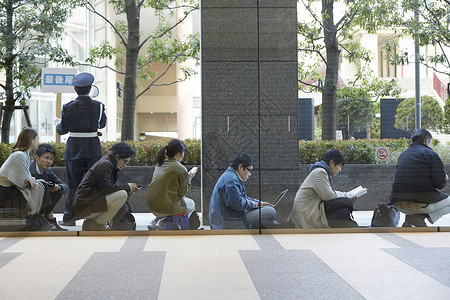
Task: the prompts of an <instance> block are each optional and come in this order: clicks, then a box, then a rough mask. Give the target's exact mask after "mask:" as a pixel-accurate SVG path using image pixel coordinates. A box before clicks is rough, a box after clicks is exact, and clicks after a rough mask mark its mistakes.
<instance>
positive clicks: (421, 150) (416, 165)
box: [391, 129, 450, 227]
mask: <svg viewBox="0 0 450 300" xmlns="http://www.w3.org/2000/svg"><path fill="white" fill-rule="evenodd" d="M411 140H412V144H411V145H410V146H409V148H408V149H406V150H405V151H403V152H402V153H401V154H400V156H399V158H398V162H397V167H396V169H395V175H394V184H393V185H392V192H391V203H393V204H394V206H395V207H396V208H397V209H398V210H399V211H401V212H403V213H405V214H406V218H405V223H403V227H413V226H414V227H425V226H427V224H426V223H425V219H428V221H429V222H430V223H432V224H433V223H434V222H436V221H437V220H439V218H440V217H442V216H443V215H445V214H448V213H450V196H449V195H448V194H446V193H443V192H440V191H439V190H440V189H443V188H444V187H445V185H446V183H447V181H448V175H447V173H445V169H444V164H443V163H442V161H441V159H440V157H439V155H438V154H437V153H436V152H434V151H433V150H432V149H431V148H430V146H431V141H432V135H431V133H430V132H429V131H428V130H426V129H416V130H414V131H413V132H412V134H411Z"/></svg>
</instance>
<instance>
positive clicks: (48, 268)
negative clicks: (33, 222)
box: [0, 239, 92, 299]
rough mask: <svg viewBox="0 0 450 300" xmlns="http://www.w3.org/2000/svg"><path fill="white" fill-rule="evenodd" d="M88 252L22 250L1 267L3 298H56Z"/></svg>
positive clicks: (84, 260) (0, 280)
mask: <svg viewBox="0 0 450 300" xmlns="http://www.w3.org/2000/svg"><path fill="white" fill-rule="evenodd" d="M25 240H27V239H25ZM91 255H92V253H89V252H77V253H74V252H70V251H69V252H54V251H53V252H48V253H45V252H42V251H35V252H27V253H23V254H21V255H20V256H18V257H17V258H15V259H14V260H13V261H11V262H10V263H8V264H7V265H5V266H3V267H2V268H1V269H0V282H1V284H2V287H3V288H2V298H3V299H55V298H56V296H57V295H58V294H59V293H60V291H61V290H63V288H64V287H65V286H66V284H67V283H68V282H69V281H70V280H71V279H72V277H73V276H75V274H76V273H77V272H78V271H79V270H80V268H81V267H82V266H83V264H84V263H85V262H86V261H87V260H88V259H89V257H90V256H91ZM4 287H8V288H4Z"/></svg>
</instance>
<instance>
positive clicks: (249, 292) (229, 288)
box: [158, 274, 260, 300]
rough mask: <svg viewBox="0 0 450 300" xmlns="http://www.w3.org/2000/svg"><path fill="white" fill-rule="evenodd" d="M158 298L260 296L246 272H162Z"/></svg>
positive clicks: (227, 299) (248, 297) (244, 297)
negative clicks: (168, 273)
mask: <svg viewBox="0 0 450 300" xmlns="http://www.w3.org/2000/svg"><path fill="white" fill-rule="evenodd" d="M158 299H160V300H164V299H169V300H172V299H207V300H209V299H215V300H219V299H224V300H229V299H246V300H247V299H248V300H251V299H260V298H259V296H258V293H257V292H256V289H255V287H254V286H253V283H252V280H251V279H250V276H249V275H248V274H191V275H189V276H187V275H186V274H180V275H172V274H170V275H166V274H163V276H162V279H161V288H160V293H159V296H158Z"/></svg>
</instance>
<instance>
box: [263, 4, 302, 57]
mask: <svg viewBox="0 0 450 300" xmlns="http://www.w3.org/2000/svg"><path fill="white" fill-rule="evenodd" d="M259 59H260V60H261V61H295V62H296V61H297V11H296V10H294V9H292V8H261V9H259Z"/></svg>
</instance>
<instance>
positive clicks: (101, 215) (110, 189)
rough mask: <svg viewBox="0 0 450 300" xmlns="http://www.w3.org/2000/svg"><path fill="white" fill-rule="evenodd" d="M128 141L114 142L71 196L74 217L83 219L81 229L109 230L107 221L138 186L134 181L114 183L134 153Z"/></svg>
mask: <svg viewBox="0 0 450 300" xmlns="http://www.w3.org/2000/svg"><path fill="white" fill-rule="evenodd" d="M135 154H136V153H135V151H134V150H133V149H132V148H131V147H130V145H128V144H126V143H124V142H120V143H117V144H114V145H113V146H112V147H111V149H110V152H109V154H107V155H106V156H104V157H102V158H101V159H100V160H99V161H98V162H96V163H95V164H94V165H93V166H92V167H91V168H90V169H89V170H88V171H87V173H86V175H85V176H84V177H83V180H82V181H81V183H80V185H79V186H78V189H77V192H76V193H75V197H74V205H73V207H74V212H75V219H76V220H79V219H86V220H85V221H84V222H83V227H82V229H83V230H109V229H110V228H109V227H108V226H107V223H108V222H109V221H110V220H112V219H113V218H114V216H115V215H116V214H117V212H118V211H119V209H120V208H121V207H122V206H123V205H124V203H125V201H126V200H127V198H128V197H129V196H131V195H133V194H134V193H136V192H137V191H138V190H139V188H138V186H137V185H136V184H135V183H131V182H130V183H125V184H120V183H117V180H118V172H119V171H120V170H122V169H123V168H125V167H126V165H128V163H129V162H130V159H131V158H132V157H133V156H134V155H135Z"/></svg>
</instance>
